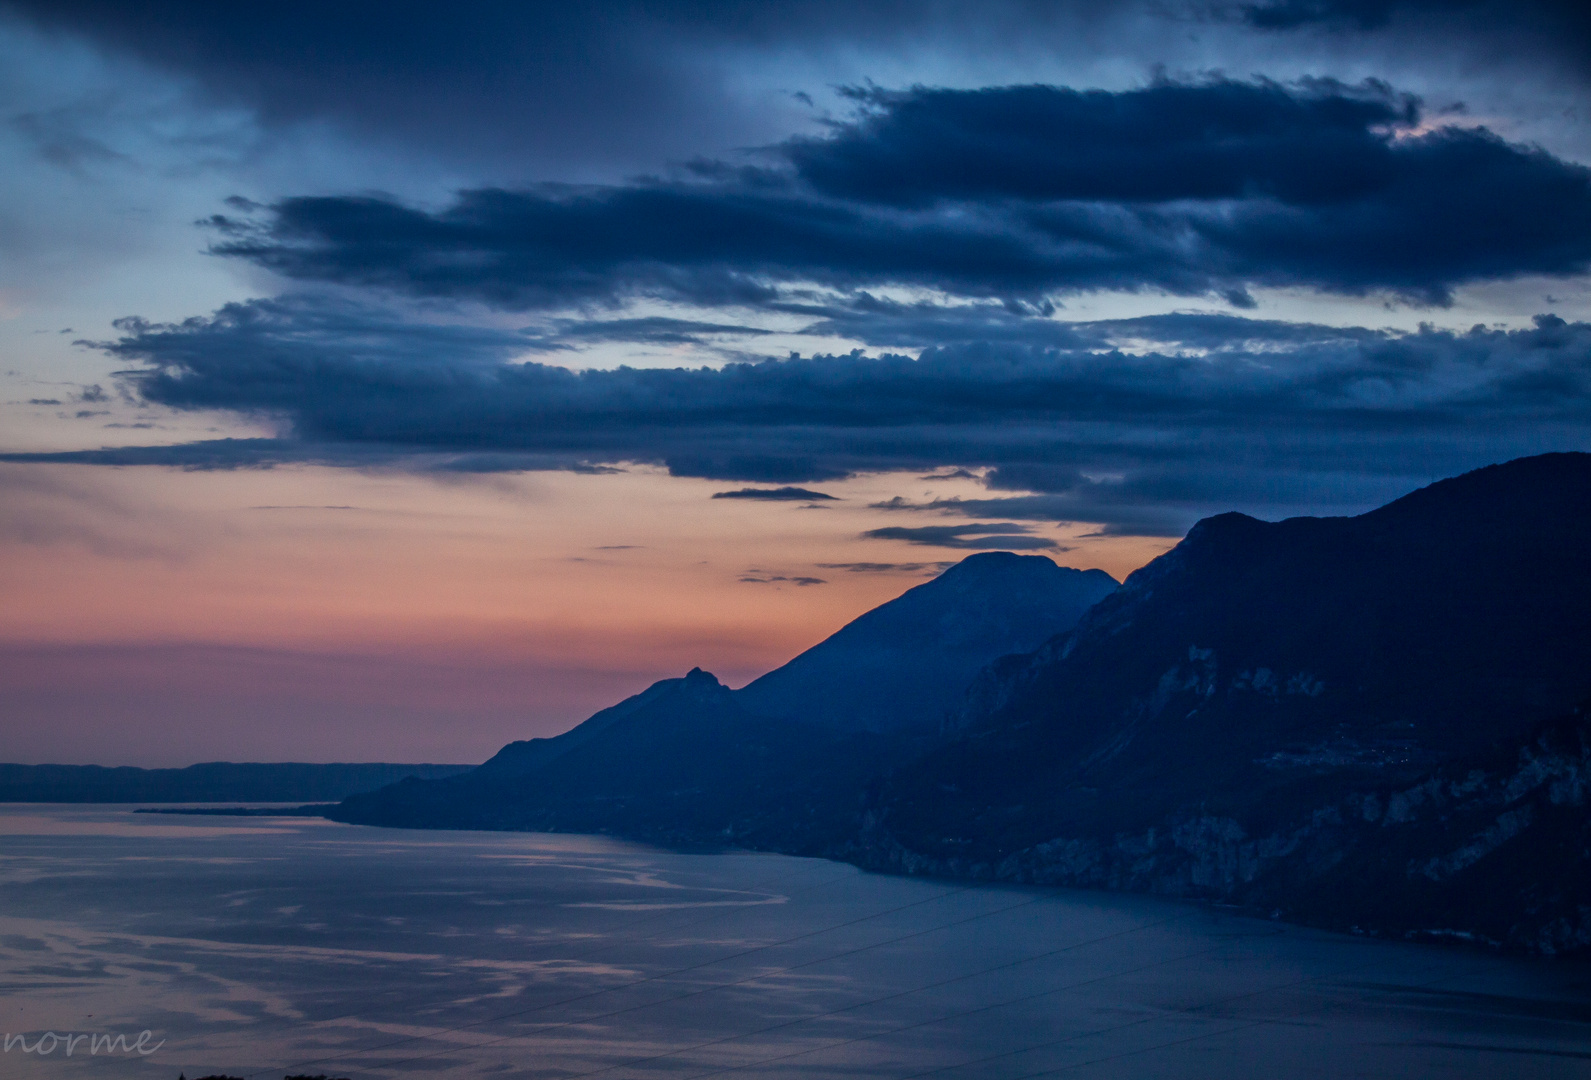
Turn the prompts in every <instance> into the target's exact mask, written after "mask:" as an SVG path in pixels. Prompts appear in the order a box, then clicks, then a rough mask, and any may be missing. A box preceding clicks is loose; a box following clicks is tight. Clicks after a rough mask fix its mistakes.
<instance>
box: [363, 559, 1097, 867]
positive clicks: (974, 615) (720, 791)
mask: <svg viewBox="0 0 1591 1080" xmlns="http://www.w3.org/2000/svg"><path fill="white" fill-rule="evenodd" d="M1115 587H1116V582H1115V580H1114V579H1112V578H1111V577H1110V576H1109V575H1108V574H1105V573H1104V572H1103V571H1099V570H1089V571H1079V570H1068V569H1063V568H1061V567H1059V566H1056V565H1055V564H1054V563H1053V562H1051V561H1050V560H1049V559H1046V558H1042V557H1036V556H1021V555H1013V554H1010V553H1007V552H992V553H986V554H979V555H973V556H970V557H968V558H967V559H965V560H963V561H962V562H961V563H959V564H957V565H956V566H954V567H952V568H950V569H949V570H947V571H946V572H945V573H944V574H942V575H940V576H939V577H938V578H936V579H935V580H933V581H931V582H928V583H927V584H924V585H919V586H917V587H916V588H914V589H911V590H909V591H907V592H906V593H905V594H904V595H903V596H901V597H899V598H897V599H895V600H893V601H890V602H889V603H887V604H884V605H883V606H881V607H879V608H876V609H874V610H873V611H871V612H868V613H867V614H866V615H863V616H862V617H861V618H859V619H857V620H855V621H854V622H852V623H851V624H849V625H848V626H846V627H845V628H844V629H842V630H841V631H839V633H837V634H835V635H834V636H833V637H831V638H829V639H828V640H827V641H825V642H823V643H822V644H820V645H818V646H816V647H814V648H812V649H809V650H807V651H806V652H805V653H803V654H801V656H799V657H797V658H796V659H795V660H793V661H791V662H790V663H789V664H786V665H785V666H784V667H782V668H780V669H779V670H778V671H775V672H773V673H771V674H769V675H767V676H764V677H763V678H762V679H758V680H757V681H756V682H754V683H752V684H751V685H750V686H748V687H745V688H744V689H742V690H740V691H730V690H729V689H728V688H726V687H724V686H722V685H720V684H719V683H718V681H717V680H716V679H715V678H713V677H712V676H711V675H708V674H706V673H705V672H702V671H699V670H698V671H692V672H691V673H690V674H689V675H687V676H686V677H685V678H683V679H665V680H663V681H661V682H659V683H656V684H654V685H653V686H652V687H650V688H649V689H647V690H645V691H644V692H642V693H640V694H637V695H635V696H634V697H631V698H628V699H626V700H624V701H622V702H620V703H619V704H617V705H614V706H612V707H611V708H607V709H603V710H602V711H601V712H598V713H596V714H595V715H593V716H592V717H591V718H590V719H588V720H587V721H585V722H584V723H583V724H580V725H579V726H578V727H575V728H573V729H572V730H570V731H567V732H565V733H563V734H562V735H559V736H557V737H555V738H551V739H528V740H523V741H520V742H514V743H510V744H509V745H507V746H505V747H503V749H502V750H501V751H499V752H498V753H497V754H496V755H495V756H494V757H492V758H491V760H489V761H487V762H486V763H485V764H484V765H482V766H481V767H480V768H479V769H477V770H475V771H474V772H472V773H470V774H468V775H465V776H460V777H456V778H452V779H449V780H446V781H438V782H414V783H404V784H397V785H394V786H393V787H391V788H389V789H386V790H383V791H380V792H377V793H375V794H373V795H370V796H366V797H361V798H357V799H350V800H348V801H347V802H346V803H344V804H343V806H342V807H341V808H340V809H339V810H338V811H337V814H336V816H338V817H339V818H340V819H342V820H348V821H357V822H362V823H366V824H381V825H404V826H412V827H431V828H443V827H447V828H523V829H532V828H534V829H561V830H581V829H583V830H593V831H603V832H623V833H626V834H627V835H632V836H646V837H648V838H651V839H664V838H666V839H670V840H673V841H674V842H700V841H701V840H702V839H704V838H714V839H716V840H718V841H720V842H722V841H726V840H729V839H733V840H734V841H735V842H737V843H743V844H753V843H757V844H764V845H766V846H773V847H779V848H781V849H784V850H799V851H808V850H817V849H818V848H820V847H826V846H827V847H832V846H833V845H836V844H838V843H841V842H843V841H844V840H845V839H846V838H847V837H849V836H851V835H854V833H855V830H856V829H857V828H858V827H859V818H858V814H859V812H860V806H861V798H862V792H863V790H864V789H865V787H866V785H867V783H868V781H869V779H870V778H871V777H872V776H873V775H874V773H875V772H876V771H877V770H878V769H880V768H882V767H883V766H884V764H885V763H886V762H895V761H899V760H903V758H904V756H905V755H907V754H910V753H913V752H916V751H917V750H918V748H919V741H920V739H921V737H922V736H923V735H924V734H927V733H933V732H936V731H937V729H938V726H939V724H940V722H941V721H942V720H943V718H944V716H945V714H946V712H947V710H948V709H949V708H950V707H951V706H952V705H953V704H954V703H956V702H957V701H959V700H960V698H961V697H962V695H963V694H964V693H965V691H966V689H967V686H968V685H969V684H970V682H971V681H972V679H973V678H974V676H975V675H976V673H977V671H978V670H979V669H980V668H981V667H982V666H983V665H985V664H986V663H988V661H989V660H991V659H993V658H995V657H997V656H1000V655H1002V654H1003V653H1007V652H1010V651H1012V650H1013V649H1021V648H1032V647H1033V646H1034V645H1035V644H1037V643H1038V642H1040V641H1043V640H1045V639H1046V638H1048V637H1050V636H1052V635H1053V634H1055V633H1058V632H1060V631H1062V630H1065V629H1067V628H1069V627H1070V626H1072V625H1073V624H1074V623H1075V622H1076V621H1077V618H1078V616H1080V615H1081V614H1082V613H1083V611H1085V610H1086V609H1087V607H1088V606H1090V605H1091V604H1092V603H1093V602H1094V601H1095V600H1097V599H1098V598H1099V597H1100V596H1103V595H1106V594H1108V593H1109V592H1110V591H1111V590H1113V589H1114V588H1115Z"/></svg>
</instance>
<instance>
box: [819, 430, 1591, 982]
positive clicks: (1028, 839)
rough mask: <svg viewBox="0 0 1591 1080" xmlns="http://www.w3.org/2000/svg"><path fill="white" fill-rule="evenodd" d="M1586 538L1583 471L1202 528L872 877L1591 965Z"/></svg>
mask: <svg viewBox="0 0 1591 1080" xmlns="http://www.w3.org/2000/svg"><path fill="white" fill-rule="evenodd" d="M1588 535H1591V456H1588V455H1584V454H1565V455H1548V456H1546V457H1542V458H1533V459H1525V460H1522V461H1518V462H1513V463H1510V464H1509V465H1506V466H1498V467H1493V468H1491V469H1485V470H1481V471H1479V472H1477V473H1473V474H1469V475H1467V476H1465V477H1460V478H1457V479H1455V480H1451V481H1445V482H1443V483H1441V484H1436V485H1433V486H1432V487H1430V488H1427V489H1424V490H1422V491H1420V492H1416V493H1414V494H1413V495H1410V496H1408V497H1406V498H1404V499H1401V500H1398V502H1396V503H1393V504H1390V505H1389V506H1386V507H1383V508H1382V509H1380V510H1377V511H1374V512H1372V513H1369V514H1365V515H1362V516H1360V517H1358V518H1339V519H1294V520H1291V521H1284V522H1278V523H1266V522H1260V521H1255V520H1253V519H1250V518H1246V517H1243V516H1242V515H1238V514H1228V515H1222V516H1221V517H1217V518H1212V519H1208V520H1206V521H1204V522H1201V523H1200V524H1199V525H1198V526H1197V527H1196V528H1195V529H1194V530H1193V531H1192V532H1191V533H1190V534H1189V536H1188V538H1187V539H1186V540H1185V541H1184V542H1183V543H1182V544H1181V545H1179V546H1178V547H1177V548H1176V549H1174V550H1173V551H1172V552H1171V553H1169V554H1168V555H1167V556H1165V557H1164V558H1162V559H1159V560H1156V561H1155V562H1154V563H1151V564H1150V565H1149V566H1147V567H1145V568H1144V569H1143V570H1141V571H1139V572H1138V573H1136V574H1134V575H1132V576H1131V577H1130V578H1129V579H1128V580H1127V581H1126V582H1125V583H1124V584H1123V586H1122V587H1121V588H1120V589H1119V590H1118V591H1117V592H1115V593H1114V594H1112V595H1111V596H1109V597H1107V598H1106V599H1105V600H1103V601H1102V602H1101V603H1100V604H1098V605H1097V606H1096V607H1095V608H1093V609H1092V610H1091V611H1090V612H1089V613H1088V614H1087V615H1086V616H1085V617H1084V618H1083V619H1082V621H1081V622H1080V623H1079V624H1078V626H1077V627H1076V628H1075V629H1074V630H1073V631H1071V632H1070V633H1069V634H1067V635H1064V636H1062V637H1061V638H1058V639H1056V640H1053V641H1051V642H1049V643H1047V644H1046V645H1045V646H1043V647H1042V648H1040V649H1039V650H1037V651H1035V652H1034V653H1032V654H1029V655H1027V656H1024V657H1009V658H1005V659H1003V660H1001V661H999V662H998V663H996V664H995V665H993V666H991V667H990V668H989V669H987V670H986V671H985V672H984V673H983V675H982V676H980V678H979V679H978V680H977V681H976V682H975V683H974V686H973V688H972V690H971V692H970V693H969V696H968V698H967V700H966V702H965V703H964V705H963V707H962V709H961V710H960V711H959V712H958V713H957V714H956V716H955V721H954V723H953V724H952V725H951V730H950V732H949V736H950V737H949V738H947V739H946V741H945V742H944V743H943V744H941V745H940V746H938V747H936V748H934V749H932V750H930V751H929V752H928V753H926V754H924V755H923V756H922V757H920V758H918V759H916V760H914V761H912V762H910V763H908V764H906V765H905V766H903V767H902V768H900V769H899V770H897V771H896V772H895V774H894V775H892V776H891V777H890V778H889V780H888V781H887V782H885V783H883V784H881V785H880V788H879V790H878V793H877V795H876V797H875V798H874V799H873V800H872V802H871V803H870V804H869V809H868V813H867V816H866V818H865V825H864V828H863V830H862V832H861V834H860V835H859V837H858V838H857V839H856V841H855V842H854V844H852V845H851V847H850V848H849V849H848V857H850V858H854V859H856V860H857V861H859V862H862V863H864V864H865V865H869V866H875V867H879V868H889V869H896V870H902V871H906V872H923V873H936V874H950V875H957V876H972V877H983V878H990V879H1003V880H1013V881H1031V882H1049V883H1056V884H1070V885H1087V886H1097V887H1104V888H1119V889H1141V890H1151V891H1157V892H1163V893H1169V894H1175V895H1185V896H1203V897H1209V898H1216V899H1221V900H1224V901H1229V902H1235V903H1242V904H1247V905H1251V906H1254V907H1256V908H1258V909H1262V910H1266V911H1279V912H1281V913H1282V914H1285V915H1288V916H1290V917H1294V918H1300V919H1305V920H1307V921H1311V922H1317V923H1324V924H1327V925H1341V926H1343V927H1344V928H1347V927H1351V926H1353V925H1356V924H1357V925H1360V926H1361V927H1362V928H1371V927H1374V928H1376V929H1380V930H1385V931H1387V932H1397V933H1414V934H1418V933H1431V934H1438V935H1441V934H1449V935H1464V934H1468V935H1472V936H1473V937H1474V938H1475V939H1476V940H1493V941H1497V942H1499V943H1503V944H1508V945H1513V946H1518V947H1523V948H1531V949H1535V950H1538V951H1546V950H1554V949H1557V950H1561V949H1564V948H1570V947H1583V945H1584V941H1583V940H1582V939H1583V935H1584V928H1585V926H1586V912H1587V910H1591V908H1587V909H1586V910H1582V908H1581V906H1580V900H1582V899H1583V900H1584V901H1585V902H1586V904H1587V905H1591V888H1588V884H1591V879H1588V878H1587V876H1586V867H1587V865H1588V862H1587V860H1588V858H1591V844H1588V842H1587V839H1588V838H1587V835H1586V833H1585V826H1586V823H1587V821H1588V815H1587V809H1586V807H1585V804H1584V798H1583V795H1582V794H1581V791H1582V786H1583V779H1582V778H1583V770H1584V767H1585V744H1586V734H1585V730H1586V729H1585V723H1584V718H1583V714H1580V713H1574V712H1572V710H1573V709H1574V708H1575V703H1576V702H1577V701H1580V700H1583V699H1584V697H1585V695H1587V694H1591V549H1588V547H1587V545H1586V543H1585V538H1586V537H1587V536H1588ZM1576 897H1578V898H1579V899H1576ZM1575 943H1579V944H1578V945H1576V944H1575Z"/></svg>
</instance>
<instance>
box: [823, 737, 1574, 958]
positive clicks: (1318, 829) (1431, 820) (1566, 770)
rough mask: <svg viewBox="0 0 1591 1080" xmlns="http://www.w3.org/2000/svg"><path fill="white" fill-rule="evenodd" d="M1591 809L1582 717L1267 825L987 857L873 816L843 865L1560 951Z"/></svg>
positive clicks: (1116, 837) (1191, 829) (1207, 819)
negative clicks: (1166, 899) (1167, 900)
mask: <svg viewBox="0 0 1591 1080" xmlns="http://www.w3.org/2000/svg"><path fill="white" fill-rule="evenodd" d="M1279 764H1280V767H1282V768H1305V769H1308V768H1312V767H1315V766H1317V765H1319V764H1329V763H1321V762H1311V761H1307V760H1303V761H1286V762H1282V763H1279ZM1588 804H1591V717H1588V715H1587V707H1585V706H1582V707H1580V708H1577V709H1575V710H1574V711H1573V712H1572V713H1570V714H1569V715H1568V716H1565V717H1563V718H1560V719H1558V720H1556V721H1553V722H1550V723H1548V724H1545V725H1543V726H1542V727H1541V728H1539V729H1538V730H1537V731H1535V732H1534V733H1533V734H1532V735H1531V736H1530V737H1529V738H1527V739H1526V740H1524V741H1523V743H1521V744H1518V745H1516V746H1514V747H1512V748H1501V747H1500V748H1496V749H1494V750H1492V751H1491V752H1488V753H1485V754H1481V755H1477V756H1475V757H1473V758H1470V759H1467V760H1458V761H1454V762H1451V763H1449V764H1448V765H1446V766H1443V767H1441V768H1438V769H1436V770H1433V771H1432V772H1430V773H1429V774H1427V775H1426V776H1424V777H1423V778H1421V779H1419V780H1418V781H1417V782H1414V783H1402V784H1390V785H1379V786H1378V785H1374V784H1360V785H1355V786H1354V787H1352V788H1351V789H1350V790H1347V791H1342V792H1338V793H1336V794H1335V796H1334V797H1329V798H1323V799H1321V800H1320V801H1318V802H1317V803H1315V804H1313V805H1309V806H1301V807H1298V808H1295V811H1294V813H1293V814H1292V816H1291V819H1290V820H1289V821H1288V822H1286V823H1285V824H1280V825H1276V824H1273V825H1272V826H1271V827H1270V828H1268V829H1259V830H1256V829H1255V828H1254V827H1253V823H1252V822H1246V821H1244V820H1241V819H1240V818H1238V817H1235V816H1231V815H1228V814H1219V813H1208V812H1203V811H1202V810H1201V809H1200V808H1197V807H1189V808H1186V809H1185V810H1183V811H1181V812H1176V813H1172V814H1170V815H1168V816H1166V817H1165V818H1164V819H1163V820H1161V821H1159V822H1156V823H1154V824H1151V825H1148V826H1146V827H1144V828H1142V829H1138V830H1133V831H1127V832H1118V833H1115V834H1112V835H1109V836H1068V835H1061V836H1056V837H1052V838H1050V839H1048V840H1045V841H1043V842H1040V843H1037V844H1033V845H1032V846H1030V847H1026V848H1023V849H1021V850H1017V851H1013V852H1010V853H1009V854H1004V855H1002V856H1000V857H998V858H988V857H985V854H986V853H985V852H983V851H969V852H967V853H965V854H947V853H944V851H943V848H944V846H945V845H936V846H937V847H939V848H940V851H939V852H937V853H933V854H929V853H925V852H923V851H919V850H914V849H913V848H912V847H908V846H906V845H905V844H903V843H901V841H900V840H899V839H898V838H897V837H896V836H894V835H893V834H892V833H891V831H890V829H889V828H888V827H887V825H886V824H885V822H884V820H882V819H881V818H880V816H879V815H878V814H877V812H876V811H874V812H870V813H868V814H867V815H866V817H865V819H864V823H863V828H862V830H861V831H860V833H859V835H858V836H857V838H856V839H855V841H853V842H852V843H850V844H848V845H845V847H844V848H843V850H841V851H838V852H837V854H840V855H841V856H843V857H845V858H847V859H849V860H850V861H854V862H856V863H858V864H859V865H862V866H866V867H868V868H870V869H875V870H882V871H888V872H895V873H907V874H928V875H934V876H944V877H959V878H972V879H976V880H988V881H1009V882H1020V883H1028V884H1040V885H1067V886H1076V887H1084V888H1104V889H1117V890H1130V891H1138V892H1153V893H1160V894H1163V895H1170V896H1180V897H1190V898H1198V899H1212V900H1220V901H1223V902H1227V903H1234V904H1240V905H1243V906H1245V907H1248V908H1250V909H1252V910H1254V911H1256V912H1257V913H1262V914H1264V913H1269V914H1272V915H1275V916H1278V917H1282V918H1287V919H1290V920H1294V921H1301V922H1307V923H1312V924H1314V925H1320V926H1327V927H1330V928H1333V929H1338V930H1347V931H1351V932H1356V933H1374V934H1380V935H1390V936H1401V937H1405V938H1413V939H1431V940H1461V941H1468V942H1476V943H1484V944H1489V945H1494V946H1505V947H1509V948H1512V949H1518V950H1523V951H1527V952H1533V953H1537V954H1542V955H1557V954H1563V953H1575V952H1584V951H1586V950H1588V949H1591V805H1588ZM947 840H948V842H949V844H954V843H956V839H955V838H947Z"/></svg>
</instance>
